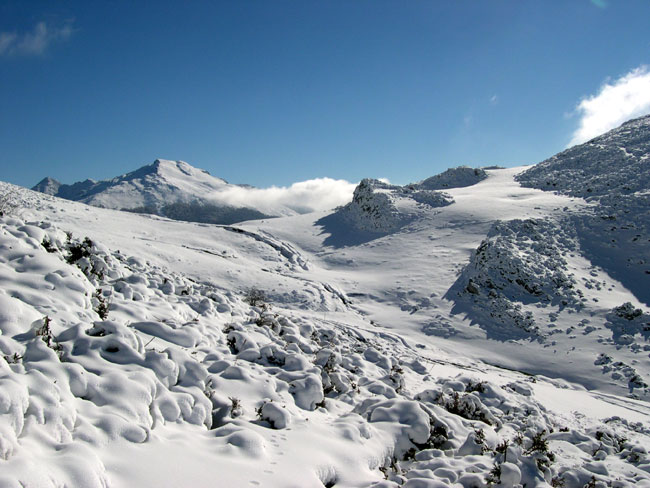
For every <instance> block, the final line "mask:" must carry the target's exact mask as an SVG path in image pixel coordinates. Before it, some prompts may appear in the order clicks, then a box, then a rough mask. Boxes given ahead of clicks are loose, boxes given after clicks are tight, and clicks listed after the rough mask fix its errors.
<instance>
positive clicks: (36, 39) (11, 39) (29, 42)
mask: <svg viewBox="0 0 650 488" xmlns="http://www.w3.org/2000/svg"><path fill="white" fill-rule="evenodd" d="M71 35H72V23H71V22H66V23H65V24H63V25H62V26H60V27H55V26H51V25H48V24H46V23H45V22H39V23H38V24H36V25H35V26H34V29H33V30H32V31H30V32H25V33H24V34H17V33H15V32H0V56H12V55H22V56H36V55H39V54H43V53H44V52H45V50H46V49H47V48H48V47H49V46H50V45H51V44H52V43H54V42H58V41H65V40H66V39H68V38H69V37H70V36H71Z"/></svg>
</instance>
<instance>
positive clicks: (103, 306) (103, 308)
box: [93, 289, 110, 320]
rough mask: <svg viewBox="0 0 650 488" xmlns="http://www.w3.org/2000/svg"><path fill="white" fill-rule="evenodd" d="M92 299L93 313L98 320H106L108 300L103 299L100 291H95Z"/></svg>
mask: <svg viewBox="0 0 650 488" xmlns="http://www.w3.org/2000/svg"><path fill="white" fill-rule="evenodd" d="M93 298H94V299H95V302H96V304H95V307H94V310H95V312H97V315H99V318H100V319H102V320H106V319H107V318H108V309H109V307H110V303H109V302H108V300H106V298H104V295H103V294H102V290H101V289H98V290H97V291H95V294H94V295H93Z"/></svg>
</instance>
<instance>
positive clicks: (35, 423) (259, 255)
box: [0, 168, 650, 488]
mask: <svg viewBox="0 0 650 488" xmlns="http://www.w3.org/2000/svg"><path fill="white" fill-rule="evenodd" d="M523 169H524V168H513V169H500V170H488V171H486V174H487V176H488V177H487V178H486V179H483V180H482V181H480V182H478V183H476V184H475V185H472V186H466V187H459V188H447V189H446V190H445V192H446V193H447V194H448V196H445V197H444V198H442V200H438V197H436V200H435V202H438V201H440V202H443V200H444V202H443V203H444V205H442V206H435V205H431V204H430V203H423V202H421V201H417V200H416V199H415V198H413V197H412V195H410V194H408V192H407V193H404V191H403V190H400V189H395V188H390V187H384V188H378V187H376V188H373V191H372V192H371V193H375V192H376V193H377V194H383V195H385V196H386V198H387V199H388V201H389V203H390V205H388V206H387V208H389V209H390V210H391V212H393V211H394V215H396V216H397V218H399V225H394V226H392V225H391V226H386V227H383V228H382V229H381V232H377V231H376V229H372V228H371V229H360V228H359V222H360V221H359V218H361V217H360V216H359V215H357V216H356V217H355V219H352V220H350V219H349V218H346V217H345V215H344V214H343V213H342V212H341V210H339V211H337V212H317V213H311V214H305V215H295V216H289V217H283V218H277V219H269V220H259V221H251V222H246V223H244V224H239V225H231V226H217V225H208V224H197V223H188V222H178V221H172V220H168V219H165V218H162V217H157V216H145V215H136V214H130V213H125V212H119V211H115V210H109V209H102V208H96V207H90V206H87V205H84V204H81V203H77V202H71V201H66V200H62V199H58V198H55V197H52V196H49V195H44V194H40V193H36V192H32V191H29V190H25V189H22V188H18V187H14V186H11V185H8V184H0V194H7V193H9V194H10V195H11V198H12V200H13V203H15V209H14V210H13V211H11V212H8V213H9V214H8V215H5V216H3V217H0V284H1V286H0V353H1V355H2V356H3V357H4V359H2V358H0V486H3V487H4V486H7V487H61V486H67V487H117V488H122V487H124V488H126V487H133V486H160V487H178V486H188V487H189V486H191V487H213V486H264V487H268V486H270V487H312V486H313V487H323V486H336V487H367V486H374V487H377V488H379V487H398V486H404V487H419V486H424V487H436V486H452V487H473V486H481V487H482V486H504V487H506V486H507V487H522V486H527V487H531V486H566V487H573V486H579V487H582V486H584V485H588V484H589V483H591V484H590V485H589V486H623V487H624V486H650V458H649V457H648V453H647V451H648V449H649V448H650V422H649V419H650V417H649V415H650V404H648V402H647V400H648V397H649V392H648V386H647V384H648V383H649V382H650V375H649V374H648V373H649V372H650V368H649V366H650V361H649V357H648V353H649V350H650V346H649V345H648V343H647V340H648V330H649V328H648V320H650V317H649V316H648V312H647V303H643V302H642V301H641V300H639V298H638V297H637V296H635V294H634V293H633V292H632V291H631V290H630V289H629V288H628V287H626V286H625V285H624V284H622V282H621V281H620V280H617V279H616V278H614V277H612V275H611V273H610V272H609V270H610V269H612V268H611V266H610V268H608V264H607V263H603V264H605V266H604V267H603V266H600V265H594V264H593V263H592V262H591V261H590V260H589V259H588V258H587V257H585V252H584V250H583V242H582V241H581V239H580V238H579V234H580V232H581V228H580V227H579V226H577V225H575V222H576V220H575V219H576V218H577V217H576V216H580V215H584V213H585V212H590V211H591V210H592V208H593V206H594V203H593V202H587V201H585V200H583V199H581V198H580V197H578V196H563V195H559V194H554V193H551V192H544V191H541V190H538V189H532V188H523V187H521V186H520V185H519V184H518V183H517V182H516V181H515V180H514V176H515V175H516V174H517V173H519V172H521V171H522V170H523ZM179 170H180V169H179ZM373 198H374V197H373ZM380 200H381V198H380ZM382 201H383V200H382ZM382 208H384V207H382ZM391 215H393V214H391ZM614 264H615V263H614ZM612 266H613V265H612ZM562 483H563V484H562Z"/></svg>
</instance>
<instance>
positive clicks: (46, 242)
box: [41, 236, 58, 253]
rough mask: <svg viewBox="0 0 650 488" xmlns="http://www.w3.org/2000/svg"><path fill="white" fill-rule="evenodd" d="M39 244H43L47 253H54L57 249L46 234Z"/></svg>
mask: <svg viewBox="0 0 650 488" xmlns="http://www.w3.org/2000/svg"><path fill="white" fill-rule="evenodd" d="M41 246H43V248H44V249H45V250H46V251H47V252H49V253H55V252H57V251H58V249H57V248H56V246H55V245H54V244H52V240H51V239H50V238H49V237H47V236H45V237H43V240H42V241H41Z"/></svg>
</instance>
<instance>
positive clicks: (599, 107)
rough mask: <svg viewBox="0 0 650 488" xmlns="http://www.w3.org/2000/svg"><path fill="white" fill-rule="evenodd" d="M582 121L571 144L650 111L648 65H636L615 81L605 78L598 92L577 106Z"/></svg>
mask: <svg viewBox="0 0 650 488" xmlns="http://www.w3.org/2000/svg"><path fill="white" fill-rule="evenodd" d="M576 112H577V113H579V114H580V123H579V126H578V128H577V129H576V131H575V132H574V133H573V136H572V138H571V142H570V143H569V146H573V145H575V144H581V143H583V142H586V141H588V140H590V139H593V138H594V137H596V136H599V135H600V134H603V133H605V132H607V131H608V130H611V129H614V128H615V127H618V126H619V125H621V124H622V123H623V122H625V121H626V120H629V119H632V118H634V117H639V116H641V115H645V114H647V113H648V112H650V71H649V70H648V67H647V66H640V67H639V68H636V69H633V70H632V71H630V72H629V73H627V74H626V75H623V76H622V77H620V78H619V79H617V80H615V81H613V82H606V83H605V84H603V86H602V87H601V88H600V91H599V92H598V93H597V94H596V95H592V96H590V97H587V98H584V99H583V100H582V101H581V102H580V103H579V104H578V106H577V108H576Z"/></svg>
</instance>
